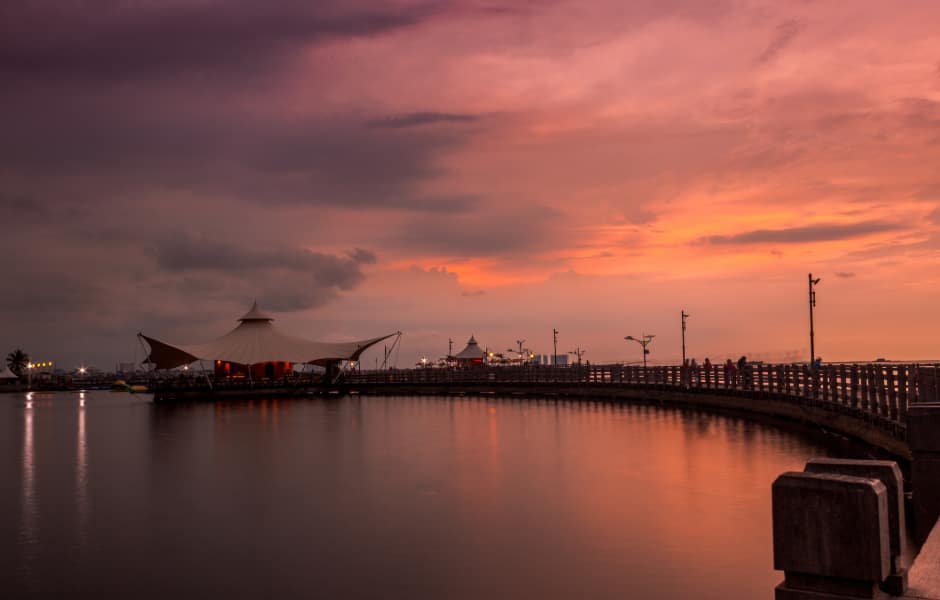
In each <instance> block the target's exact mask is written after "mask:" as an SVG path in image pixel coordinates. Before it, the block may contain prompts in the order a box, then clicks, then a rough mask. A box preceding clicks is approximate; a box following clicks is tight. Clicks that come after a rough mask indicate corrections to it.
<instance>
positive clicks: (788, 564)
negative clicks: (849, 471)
mask: <svg viewBox="0 0 940 600" xmlns="http://www.w3.org/2000/svg"><path fill="white" fill-rule="evenodd" d="M889 522H890V520H889V516H888V490H887V488H886V487H885V485H884V484H883V483H882V482H881V481H880V480H878V479H869V478H863V477H853V476H849V475H839V474H830V473H806V472H802V473H798V472H789V473H784V474H783V475H781V476H780V477H778V478H777V480H776V481H775V482H774V484H773V532H774V568H775V569H777V570H780V571H784V581H783V583H781V584H780V585H779V586H777V588H776V590H775V597H776V600H822V599H829V600H835V599H838V598H878V599H885V598H888V597H889V596H888V594H887V593H886V592H884V591H883V590H882V589H881V587H880V586H881V584H882V583H883V582H884V581H885V579H886V578H887V577H888V576H889V575H890V574H891V541H890V533H889V530H890V526H889Z"/></svg>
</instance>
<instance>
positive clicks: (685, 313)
mask: <svg viewBox="0 0 940 600" xmlns="http://www.w3.org/2000/svg"><path fill="white" fill-rule="evenodd" d="M688 318H689V314H688V313H687V312H685V309H683V310H682V364H683V366H684V365H685V320H686V319H688Z"/></svg>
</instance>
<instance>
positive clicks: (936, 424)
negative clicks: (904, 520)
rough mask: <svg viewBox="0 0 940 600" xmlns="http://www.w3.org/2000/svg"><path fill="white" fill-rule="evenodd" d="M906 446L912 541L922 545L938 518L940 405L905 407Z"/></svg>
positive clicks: (930, 403) (939, 513) (939, 506)
mask: <svg viewBox="0 0 940 600" xmlns="http://www.w3.org/2000/svg"><path fill="white" fill-rule="evenodd" d="M907 443H908V445H909V446H910V448H911V455H912V460H911V488H912V492H913V494H912V495H913V498H912V499H913V504H914V537H915V539H916V541H917V543H918V544H923V543H924V541H925V540H926V539H927V536H928V534H929V533H930V530H931V529H933V527H934V524H935V523H937V519H938V517H940V402H929V403H916V404H911V405H910V406H909V407H908V412H907Z"/></svg>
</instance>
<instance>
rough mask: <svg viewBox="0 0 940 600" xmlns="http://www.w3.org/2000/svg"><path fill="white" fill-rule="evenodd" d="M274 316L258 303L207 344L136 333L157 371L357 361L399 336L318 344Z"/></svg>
mask: <svg viewBox="0 0 940 600" xmlns="http://www.w3.org/2000/svg"><path fill="white" fill-rule="evenodd" d="M273 320H274V317H271V316H269V315H267V314H265V313H263V312H261V310H260V309H259V308H258V303H257V302H255V304H254V305H253V306H252V307H251V310H250V311H248V313H247V314H245V316H243V317H242V318H240V319H239V320H238V321H239V324H238V326H237V327H235V329H233V330H232V331H230V332H228V333H227V334H225V335H223V336H222V337H220V338H218V339H216V340H213V341H211V342H206V343H205V344H187V345H178V344H168V343H166V342H161V341H160V340H157V339H154V338H152V337H149V336H146V335H144V334H142V333H139V334H137V335H138V336H140V337H141V338H142V339H144V340H146V341H147V343H148V344H149V345H150V355H149V356H148V357H147V361H148V362H150V363H153V364H154V366H156V368H158V369H172V368H174V367H179V366H181V365H187V364H189V363H192V362H196V361H197V360H211V361H216V360H221V361H225V362H231V363H237V364H241V365H255V364H260V363H266V362H290V363H312V364H318V365H326V364H327V363H330V362H335V361H339V360H358V359H359V355H360V354H362V352H363V351H364V350H365V349H366V348H368V347H369V346H372V345H373V344H376V343H378V342H381V341H382V340H385V339H388V338H390V337H392V336H393V335H397V333H398V332H396V333H391V334H389V335H383V336H381V337H376V338H372V339H368V340H359V341H355V342H339V343H333V342H315V341H311V340H305V339H303V338H299V337H295V336H292V335H288V334H286V333H284V332H282V331H281V330H279V329H277V328H276V327H275V326H274V324H273V323H272V321H273Z"/></svg>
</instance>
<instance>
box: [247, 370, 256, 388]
mask: <svg viewBox="0 0 940 600" xmlns="http://www.w3.org/2000/svg"><path fill="white" fill-rule="evenodd" d="M248 385H250V386H254V385H255V383H254V382H253V381H252V380H251V365H248Z"/></svg>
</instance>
